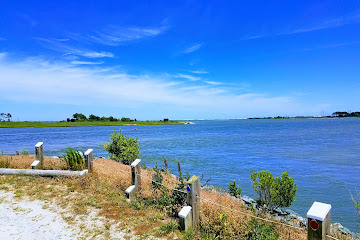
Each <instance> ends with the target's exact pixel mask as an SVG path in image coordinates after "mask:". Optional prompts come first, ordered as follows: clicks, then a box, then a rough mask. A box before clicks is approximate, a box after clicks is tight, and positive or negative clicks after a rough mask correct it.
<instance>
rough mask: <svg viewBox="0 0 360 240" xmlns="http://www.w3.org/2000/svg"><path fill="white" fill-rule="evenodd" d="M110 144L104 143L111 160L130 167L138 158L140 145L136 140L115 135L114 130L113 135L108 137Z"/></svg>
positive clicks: (118, 134)
mask: <svg viewBox="0 0 360 240" xmlns="http://www.w3.org/2000/svg"><path fill="white" fill-rule="evenodd" d="M110 138H111V142H110V143H109V144H107V143H106V142H105V143H104V148H105V150H106V151H108V152H109V153H111V154H112V156H111V159H113V160H115V161H117V162H122V163H124V164H127V165H130V164H131V163H132V162H133V161H134V160H135V159H137V158H139V150H140V147H139V145H140V143H138V141H137V138H135V139H134V138H131V137H128V138H127V137H126V136H125V135H123V134H122V133H121V129H120V130H119V133H117V132H116V131H115V129H114V133H113V134H111V135H110Z"/></svg>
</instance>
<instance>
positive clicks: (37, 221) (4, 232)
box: [0, 190, 125, 240]
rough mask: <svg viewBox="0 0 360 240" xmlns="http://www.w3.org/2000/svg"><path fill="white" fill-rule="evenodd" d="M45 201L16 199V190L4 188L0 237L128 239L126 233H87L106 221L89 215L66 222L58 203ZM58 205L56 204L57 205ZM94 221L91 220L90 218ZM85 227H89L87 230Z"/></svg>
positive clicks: (11, 239) (6, 239) (0, 198)
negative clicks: (73, 222)
mask: <svg viewBox="0 0 360 240" xmlns="http://www.w3.org/2000/svg"><path fill="white" fill-rule="evenodd" d="M49 205H50V204H49V203H47V202H43V201H38V200H35V201H27V199H22V200H19V199H14V193H13V192H6V191H2V190H1V191H0V226H1V227H0V239H1V240H14V239H26V240H28V239H29V240H32V239H47V240H52V239H54V240H55V239H61V240H64V239H79V238H80V239H124V238H123V236H124V235H125V233H123V232H120V231H112V232H113V233H111V232H110V231H109V234H108V235H107V236H103V235H101V234H99V236H94V235H93V234H91V235H90V236H87V235H86V232H88V231H86V230H87V229H84V228H85V227H84V226H90V227H91V228H92V229H94V228H95V227H97V226H98V225H100V227H101V225H102V221H100V220H99V219H96V218H94V216H88V217H86V218H82V219H81V220H80V219H79V220H80V221H76V222H77V224H75V225H71V226H70V225H69V224H68V223H66V222H65V221H64V220H63V218H62V216H61V214H60V211H61V209H59V212H57V211H54V206H52V207H49ZM55 208H56V207H55ZM55 210H56V209H55ZM89 221H90V222H89ZM84 230H85V231H84Z"/></svg>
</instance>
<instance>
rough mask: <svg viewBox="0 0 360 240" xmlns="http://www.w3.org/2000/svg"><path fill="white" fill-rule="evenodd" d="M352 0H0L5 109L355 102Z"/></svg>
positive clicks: (121, 112) (359, 5)
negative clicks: (3, 0)
mask: <svg viewBox="0 0 360 240" xmlns="http://www.w3.org/2000/svg"><path fill="white" fill-rule="evenodd" d="M359 76H360V2H359V1H351V0H347V1H35V0H34V1H16V0H15V1H6V3H5V2H2V3H1V7H0V87H1V94H0V112H6V113H7V112H10V113H12V115H13V117H14V120H18V119H19V120H20V121H21V120H62V119H66V118H67V117H70V116H71V115H72V114H73V113H75V112H82V113H84V114H85V115H89V114H96V115H100V116H110V115H112V116H115V117H123V116H125V117H130V118H137V119H162V118H170V119H215V118H244V117H256V116H258V117H262V116H277V115H287V116H297V115H314V116H318V115H320V114H321V112H322V111H324V112H325V113H326V114H331V113H332V112H334V111H338V110H344V111H360V107H359V103H360V81H359V80H360V79H359Z"/></svg>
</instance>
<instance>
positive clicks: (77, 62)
mask: <svg viewBox="0 0 360 240" xmlns="http://www.w3.org/2000/svg"><path fill="white" fill-rule="evenodd" d="M103 63H104V62H87V61H76V60H74V61H71V64H76V65H98V64H103Z"/></svg>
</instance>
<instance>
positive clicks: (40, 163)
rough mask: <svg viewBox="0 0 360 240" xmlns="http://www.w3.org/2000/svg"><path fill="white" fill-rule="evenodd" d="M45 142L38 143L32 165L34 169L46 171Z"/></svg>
mask: <svg viewBox="0 0 360 240" xmlns="http://www.w3.org/2000/svg"><path fill="white" fill-rule="evenodd" d="M43 144H44V143H43V142H38V143H37V144H36V145H35V161H34V162H33V163H32V164H31V168H32V169H39V168H42V169H44V149H43Z"/></svg>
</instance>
